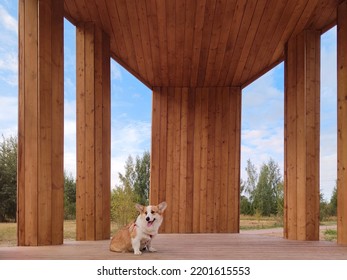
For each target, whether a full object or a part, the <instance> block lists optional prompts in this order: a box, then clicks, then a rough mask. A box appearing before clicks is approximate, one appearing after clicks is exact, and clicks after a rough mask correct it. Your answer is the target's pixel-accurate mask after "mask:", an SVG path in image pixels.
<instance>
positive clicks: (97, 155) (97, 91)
mask: <svg viewBox="0 0 347 280" xmlns="http://www.w3.org/2000/svg"><path fill="white" fill-rule="evenodd" d="M102 45H103V32H102V30H101V29H100V28H99V27H96V26H94V112H93V114H94V133H95V134H94V135H93V138H94V148H93V150H94V151H93V152H94V184H93V185H94V186H93V188H94V198H93V199H94V201H95V202H94V203H95V206H94V207H95V209H94V212H95V214H94V215H95V216H94V217H95V218H94V219H95V236H94V239H96V240H98V239H102V235H103V232H102V231H103V199H102V197H103V176H102V171H103V153H102V146H103V133H102V132H103V116H102V115H103V90H102V88H103V76H102V75H103V72H102V68H103V67H102V61H103V59H105V58H104V57H103V53H102V51H103V47H102Z"/></svg>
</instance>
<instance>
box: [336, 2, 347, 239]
mask: <svg viewBox="0 0 347 280" xmlns="http://www.w3.org/2000/svg"><path fill="white" fill-rule="evenodd" d="M346 13H347V1H344V2H342V3H341V4H340V5H339V8H338V25H337V97H338V98H337V100H338V105H337V108H338V111H337V119H338V137H337V165H338V166H337V169H338V180H337V192H338V200H337V242H338V243H339V244H347V202H346V197H347V187H346V186H347V184H346V182H347V171H346V170H347V168H346V166H347V161H346V160H347V149H346V141H347V129H346V120H347V86H346V84H347V55H346V49H347V20H346V17H345V15H346Z"/></svg>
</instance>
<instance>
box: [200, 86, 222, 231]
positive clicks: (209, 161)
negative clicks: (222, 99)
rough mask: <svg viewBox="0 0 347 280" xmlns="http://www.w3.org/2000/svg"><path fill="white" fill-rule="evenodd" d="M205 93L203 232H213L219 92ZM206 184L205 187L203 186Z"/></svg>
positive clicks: (207, 90) (213, 90)
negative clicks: (217, 98) (217, 101)
mask: <svg viewBox="0 0 347 280" xmlns="http://www.w3.org/2000/svg"><path fill="white" fill-rule="evenodd" d="M203 93H204V94H205V95H204V96H205V99H204V100H205V102H206V103H204V107H203V112H206V113H205V114H204V118H203V125H202V127H203V129H204V130H203V137H204V138H203V139H202V143H203V145H202V151H203V152H204V158H202V159H204V161H202V164H203V166H204V167H205V169H203V170H201V171H202V172H203V174H202V178H203V182H202V183H201V186H202V190H203V191H204V197H203V198H201V202H202V203H203V204H202V207H203V208H204V209H206V210H205V212H204V222H205V226H204V228H203V229H202V232H213V227H214V220H213V219H214V207H215V205H214V195H215V189H218V186H217V185H216V178H215V169H214V167H215V161H216V158H215V146H216V137H215V127H216V96H217V92H216V90H215V88H204V89H203ZM205 104H206V105H205ZM203 183H204V185H203Z"/></svg>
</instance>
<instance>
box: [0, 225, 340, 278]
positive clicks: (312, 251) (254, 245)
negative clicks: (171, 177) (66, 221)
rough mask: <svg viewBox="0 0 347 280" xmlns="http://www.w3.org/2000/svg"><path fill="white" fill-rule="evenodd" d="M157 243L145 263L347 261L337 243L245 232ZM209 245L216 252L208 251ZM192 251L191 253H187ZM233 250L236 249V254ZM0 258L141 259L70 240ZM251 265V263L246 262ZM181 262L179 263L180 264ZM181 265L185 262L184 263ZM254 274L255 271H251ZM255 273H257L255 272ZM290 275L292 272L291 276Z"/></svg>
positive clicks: (1, 252) (104, 244)
mask: <svg viewBox="0 0 347 280" xmlns="http://www.w3.org/2000/svg"><path fill="white" fill-rule="evenodd" d="M153 244H154V246H155V248H156V249H158V252H157V253H155V254H151V253H148V252H145V253H144V254H142V256H141V260H142V259H143V260H147V262H149V261H152V262H153V260H167V262H173V260H188V261H189V260H205V262H209V260H211V259H212V260H217V261H218V260H225V261H226V262H228V261H230V260H236V262H237V260H266V261H268V260H280V261H281V260H282V262H283V260H294V261H297V260H308V261H311V260H323V261H325V262H327V260H331V261H332V262H334V260H341V262H345V259H346V247H345V246H338V245H337V244H336V243H334V242H327V241H320V242H311V241H288V240H285V239H283V238H281V232H279V233H276V236H268V233H266V235H264V234H260V233H259V232H257V231H254V230H252V231H245V232H243V233H241V234H159V235H158V236H157V237H156V238H155V239H154V240H153ZM202 245H209V246H210V248H213V250H208V253H206V246H202ZM187 248H189V250H187ZM230 248H233V250H232V252H231V251H230ZM0 259H6V260H32V259H34V260H42V259H47V260H62V259H64V260H65V259H66V260H85V259H88V260H90V261H93V260H100V261H102V260H110V261H114V262H117V261H118V260H123V261H124V262H126V261H129V260H130V261H131V260H134V261H135V260H138V259H139V257H138V256H137V255H134V254H132V253H124V254H117V253H114V252H111V251H110V250H109V240H102V241H98V242H95V241H89V242H88V241H85V242H76V241H69V242H66V244H64V246H63V247H62V246H40V247H37V248H28V247H16V246H14V247H1V248H0ZM246 262H247V261H246ZM176 263H179V262H176ZM180 263H183V261H181V262H180ZM251 271H253V270H252V269H251ZM252 273H253V272H252ZM287 274H288V273H287Z"/></svg>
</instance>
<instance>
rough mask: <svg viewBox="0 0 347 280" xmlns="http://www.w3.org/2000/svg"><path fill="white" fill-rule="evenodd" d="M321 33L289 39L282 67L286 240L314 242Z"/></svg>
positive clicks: (305, 33) (307, 32)
mask: <svg viewBox="0 0 347 280" xmlns="http://www.w3.org/2000/svg"><path fill="white" fill-rule="evenodd" d="M319 100H320V33H319V32H317V31H304V32H302V33H300V34H299V35H298V36H296V37H294V38H292V39H291V40H289V42H288V44H287V49H286V64H285V172H284V173H285V237H286V238H288V239H298V240H319V129H320V125H319V124H320V121H319V116H320V101H319Z"/></svg>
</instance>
